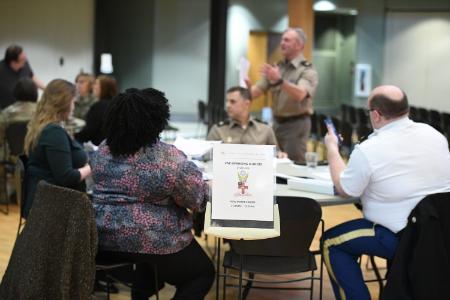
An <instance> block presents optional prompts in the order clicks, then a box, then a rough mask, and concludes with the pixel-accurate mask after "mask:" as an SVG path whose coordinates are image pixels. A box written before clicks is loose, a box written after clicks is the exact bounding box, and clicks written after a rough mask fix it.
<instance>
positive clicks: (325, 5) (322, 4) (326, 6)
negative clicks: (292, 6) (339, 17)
mask: <svg viewBox="0 0 450 300" xmlns="http://www.w3.org/2000/svg"><path fill="white" fill-rule="evenodd" d="M313 8H314V10H315V11H330V10H335V9H336V5H335V4H334V3H333V2H330V1H327V0H320V1H317V2H316V3H314V6H313Z"/></svg>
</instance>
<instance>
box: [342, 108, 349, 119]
mask: <svg viewBox="0 0 450 300" xmlns="http://www.w3.org/2000/svg"><path fill="white" fill-rule="evenodd" d="M348 110H349V105H347V104H341V120H342V121H347V122H348V121H349V112H348Z"/></svg>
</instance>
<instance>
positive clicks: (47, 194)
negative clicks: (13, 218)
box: [0, 181, 97, 300]
mask: <svg viewBox="0 0 450 300" xmlns="http://www.w3.org/2000/svg"><path fill="white" fill-rule="evenodd" d="M96 252H97V229H96V224H95V219H94V213H93V208H92V204H91V203H90V200H89V198H88V196H87V194H85V193H81V192H78V191H75V190H71V189H68V188H63V187H59V186H55V185H51V184H48V183H46V182H44V181H41V182H39V184H38V186H37V190H36V196H35V199H34V201H33V208H32V209H31V211H30V214H29V216H28V219H27V225H26V226H25V227H24V229H23V230H22V233H21V234H20V235H19V236H18V238H17V240H16V243H15V245H14V249H13V252H12V255H11V258H10V261H9V264H8V267H7V270H6V272H5V275H4V276H3V280H2V282H1V285H0V299H11V300H13V299H90V298H91V293H92V291H93V286H94V277H95V255H96Z"/></svg>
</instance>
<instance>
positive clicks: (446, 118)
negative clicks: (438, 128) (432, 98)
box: [441, 112, 450, 133]
mask: <svg viewBox="0 0 450 300" xmlns="http://www.w3.org/2000/svg"><path fill="white" fill-rule="evenodd" d="M441 120H442V130H443V131H444V133H446V132H448V130H449V127H450V114H449V113H446V112H443V113H441Z"/></svg>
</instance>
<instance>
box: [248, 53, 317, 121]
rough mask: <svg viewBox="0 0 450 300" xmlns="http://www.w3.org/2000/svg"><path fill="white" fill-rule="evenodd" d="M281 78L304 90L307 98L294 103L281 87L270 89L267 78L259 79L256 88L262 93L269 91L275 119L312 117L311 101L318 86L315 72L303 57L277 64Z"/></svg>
mask: <svg viewBox="0 0 450 300" xmlns="http://www.w3.org/2000/svg"><path fill="white" fill-rule="evenodd" d="M278 67H279V68H280V74H281V78H283V80H285V81H288V82H290V83H293V84H296V85H298V86H301V87H303V88H305V89H306V91H307V92H308V96H307V98H306V99H304V100H303V101H301V102H298V101H295V99H293V98H292V97H291V96H289V94H288V93H286V92H285V91H283V90H282V89H281V85H278V86H274V87H271V86H270V82H269V81H268V80H267V78H265V77H263V78H261V79H260V80H259V81H258V82H257V83H256V86H257V87H258V88H259V89H260V90H261V91H263V92H266V91H267V90H269V89H270V91H271V92H272V95H273V103H272V110H273V115H274V116H275V117H291V116H298V115H303V114H308V115H312V113H313V107H312V100H313V98H314V95H315V93H316V88H317V84H318V76H317V71H316V70H315V69H314V67H313V66H312V65H311V63H309V62H307V61H306V60H305V57H304V56H303V55H299V56H297V57H296V58H295V59H293V60H292V61H290V62H287V61H281V62H279V63H278Z"/></svg>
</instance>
